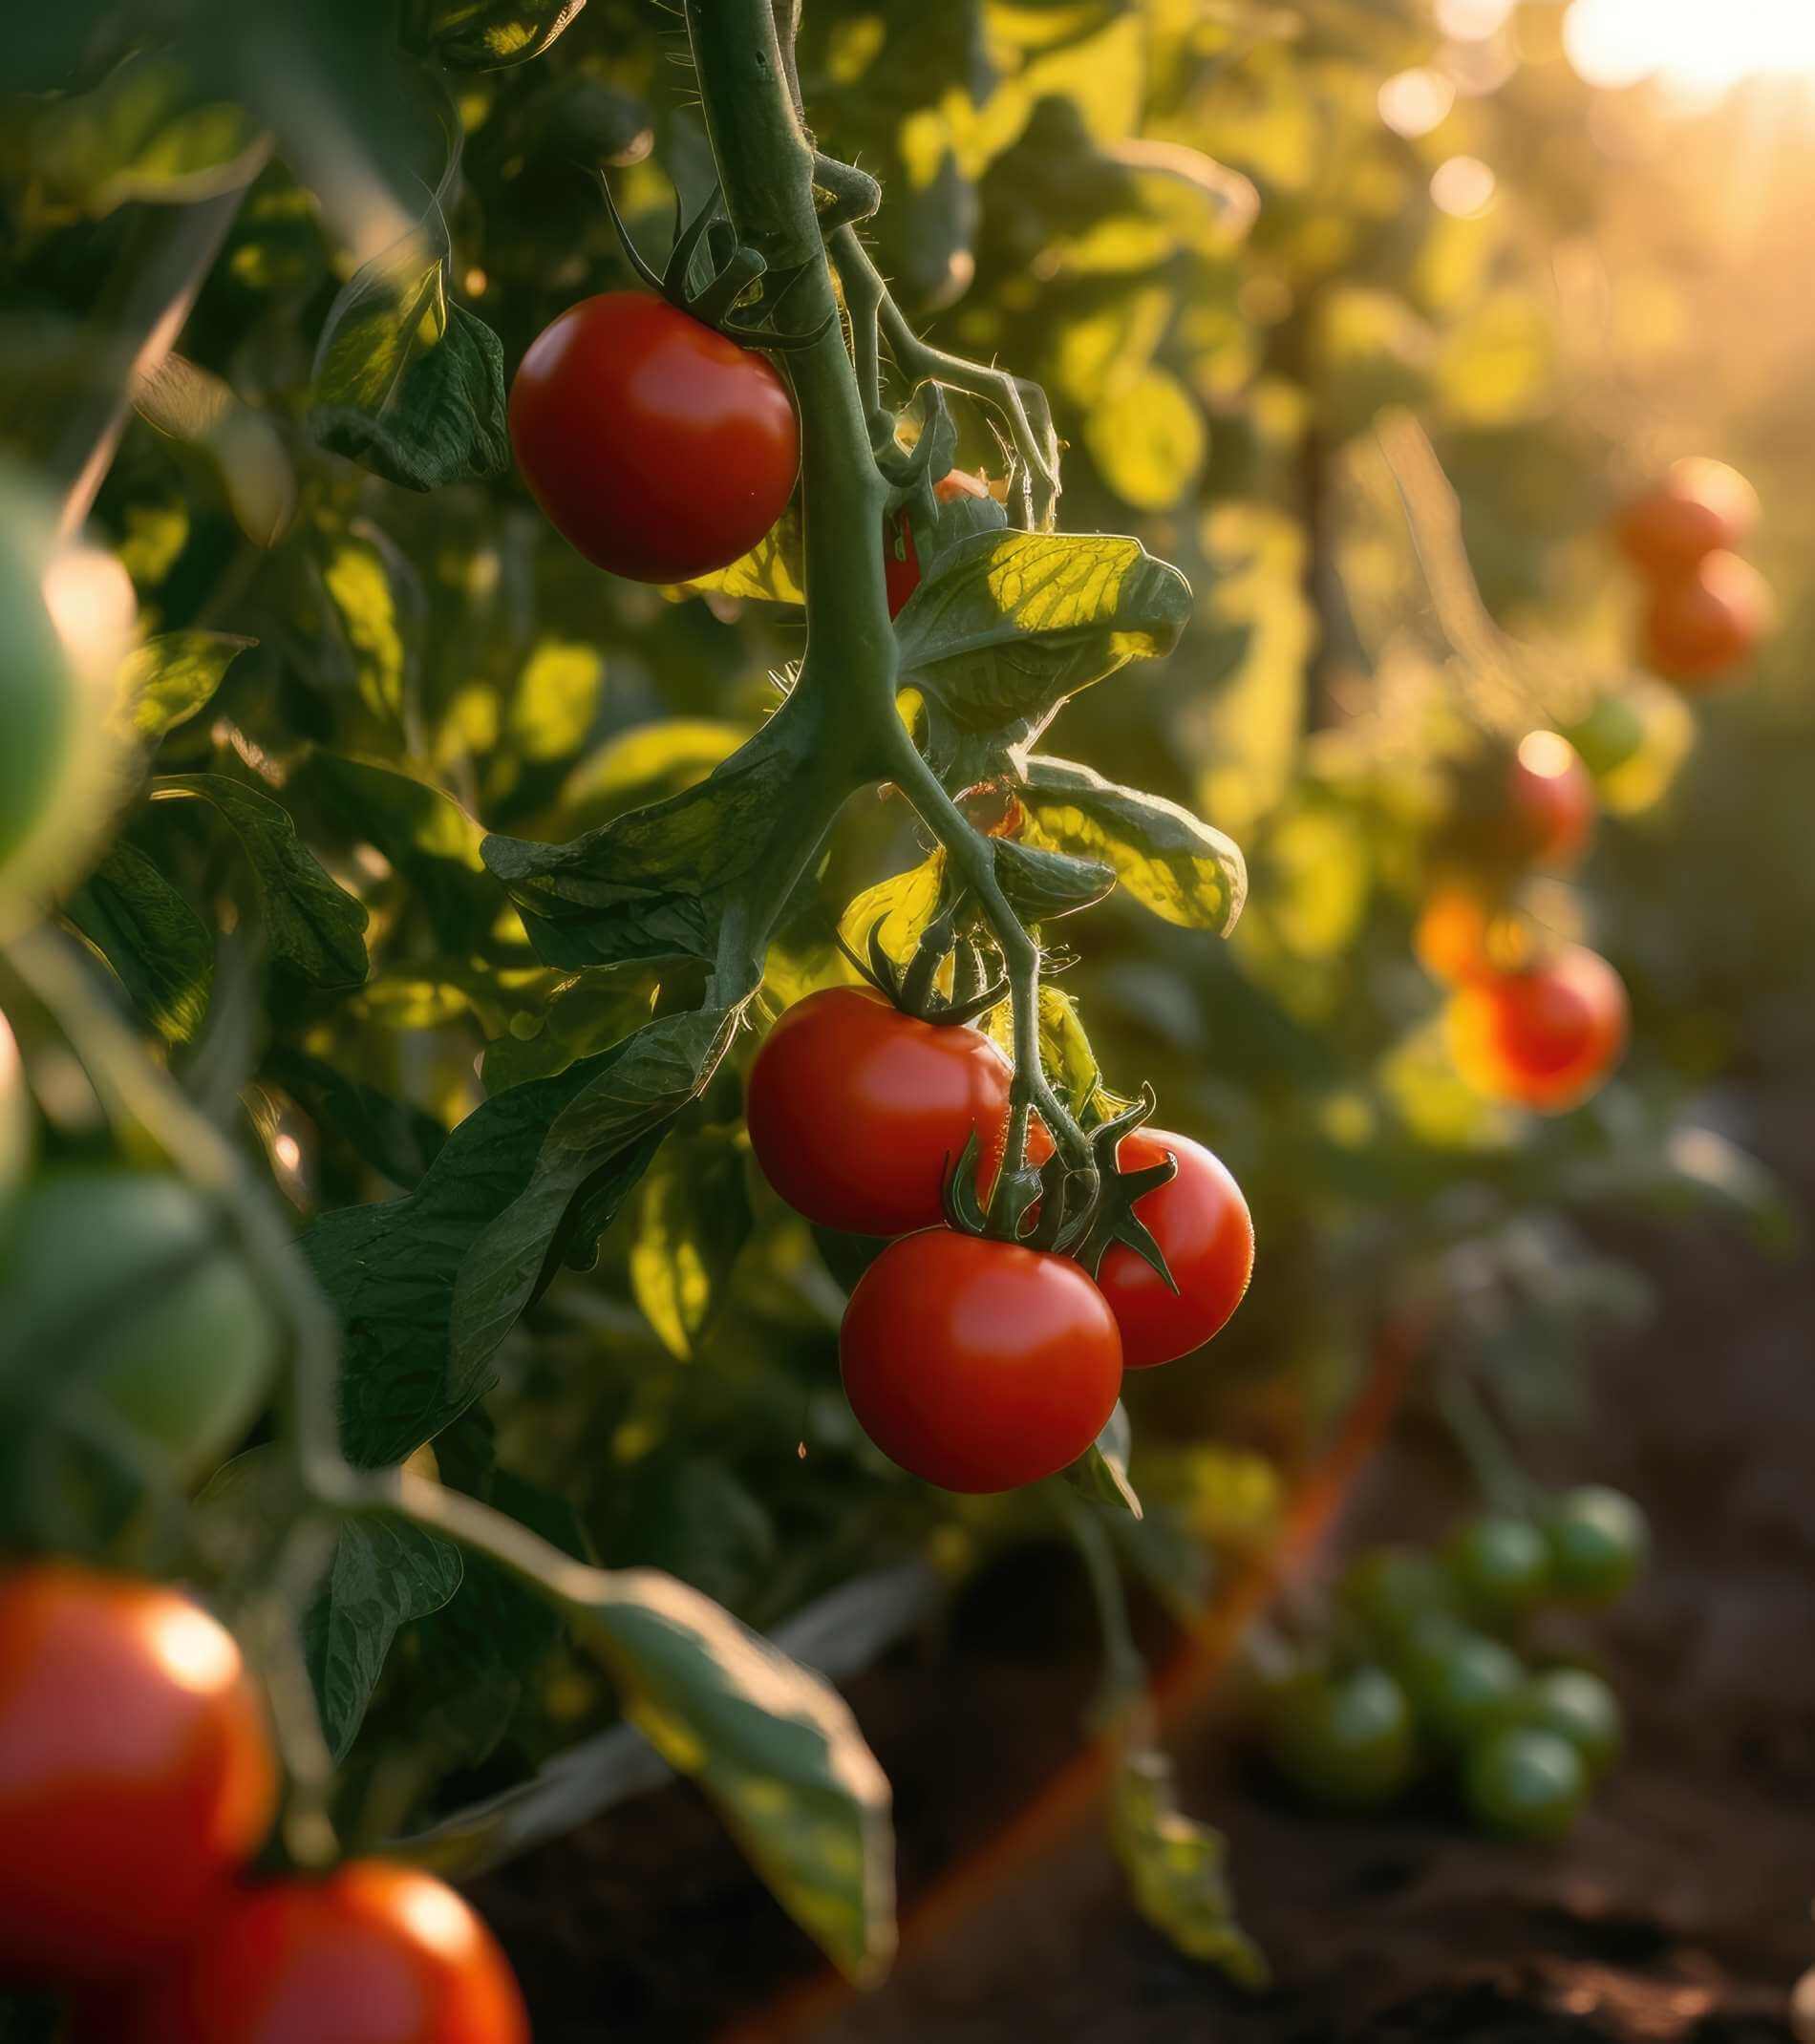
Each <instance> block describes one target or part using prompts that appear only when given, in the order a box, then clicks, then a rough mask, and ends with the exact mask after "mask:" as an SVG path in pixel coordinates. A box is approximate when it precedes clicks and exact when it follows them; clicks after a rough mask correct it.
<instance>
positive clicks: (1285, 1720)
mask: <svg viewBox="0 0 1815 2044" xmlns="http://www.w3.org/2000/svg"><path fill="white" fill-rule="evenodd" d="M1262 1736H1263V1738H1264V1740H1265V1743H1266V1747H1267V1753H1268V1757H1270V1758H1271V1761H1272V1763H1273V1765H1274V1766H1275V1767H1276V1768H1277V1769H1278V1770H1279V1772H1280V1774H1281V1775H1282V1776H1283V1777H1284V1778H1286V1780H1288V1781H1289V1782H1291V1783H1292V1786H1293V1787H1294V1788H1296V1789H1298V1790H1299V1791H1300V1792H1301V1793H1302V1794H1303V1795H1305V1796H1307V1797H1309V1798H1310V1799H1311V1800H1312V1801H1313V1802H1317V1803H1322V1804H1325V1805H1326V1806H1328V1807H1331V1808H1334V1809H1338V1810H1377V1809H1379V1808H1381V1807H1382V1806H1383V1805H1384V1804H1386V1803H1389V1802H1391V1801H1392V1800H1393V1799H1394V1798H1395V1797H1396V1796H1397V1795H1399V1792H1400V1790H1401V1789H1403V1788H1404V1787H1405V1785H1406V1783H1407V1782H1408V1781H1409V1780H1410V1779H1411V1778H1412V1771H1413V1768H1414V1766H1415V1765H1416V1763H1417V1748H1416V1745H1415V1743H1414V1740H1413V1736H1412V1714H1411V1712H1410V1710H1409V1709H1408V1708H1407V1707H1406V1702H1405V1693H1404V1691H1402V1690H1401V1689H1400V1688H1399V1684H1398V1683H1397V1682H1396V1681H1394V1679H1393V1677H1392V1676H1391V1675H1389V1674H1388V1673H1387V1672H1386V1671H1385V1670H1384V1669H1383V1668H1373V1667H1362V1668H1352V1669H1348V1670H1345V1671H1338V1672H1331V1671H1328V1670H1325V1669H1321V1668H1306V1669H1301V1670H1300V1671H1298V1672H1297V1673H1296V1674H1294V1675H1292V1676H1289V1677H1288V1678H1287V1679H1286V1680H1285V1681H1284V1682H1281V1683H1279V1684H1278V1685H1277V1686H1276V1687H1275V1688H1273V1689H1272V1690H1271V1691H1270V1692H1269V1694H1268V1697H1267V1703H1266V1717H1265V1720H1264V1723H1263V1726H1262Z"/></svg>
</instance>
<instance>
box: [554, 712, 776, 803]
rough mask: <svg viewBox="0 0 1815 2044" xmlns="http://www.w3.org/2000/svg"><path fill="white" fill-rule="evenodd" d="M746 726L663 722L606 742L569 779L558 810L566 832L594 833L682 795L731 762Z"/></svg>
mask: <svg viewBox="0 0 1815 2044" xmlns="http://www.w3.org/2000/svg"><path fill="white" fill-rule="evenodd" d="M749 736H750V730H749V727H748V726H747V725H743V724H728V723H725V722H723V721H722V720H720V719H718V718H715V717H664V718H662V719H661V720H660V721H658V722H656V723H653V724H636V725H633V726H632V727H631V728H630V730H629V731H621V732H619V733H618V734H617V735H615V736H614V737H611V738H609V739H608V740H607V741H606V742H605V744H603V745H602V746H600V747H599V749H598V751H597V752H595V753H591V754H588V755H587V757H586V758H584V759H582V760H581V761H580V763H579V764H578V765H577V766H576V767H575V768H574V770H573V772H572V773H571V774H569V775H568V777H567V779H566V785H565V786H564V787H563V788H562V791H561V803H560V810H561V815H562V817H563V818H564V820H566V822H567V824H568V825H569V827H570V828H580V829H593V828H596V827H597V826H598V825H599V824H601V823H606V822H609V820H611V818H613V817H615V816H622V815H623V814H624V812H625V811H626V810H627V809H638V808H642V807H644V806H645V805H647V804H649V803H651V802H659V801H662V800H665V799H666V798H668V797H670V796H674V795H680V794H684V793H685V792H686V790H687V789H689V788H692V787H696V786H697V785H698V784H699V782H701V781H702V780H704V779H705V777H707V775H708V774H710V773H711V772H712V770H713V769H714V767H715V766H717V765H719V764H720V762H721V761H723V760H726V759H729V758H730V756H732V754H733V753H735V752H736V751H737V748H738V746H740V745H741V744H743V743H744V741H745V740H746V739H747V738H748V737H749Z"/></svg>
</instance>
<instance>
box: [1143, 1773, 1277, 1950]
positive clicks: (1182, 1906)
mask: <svg viewBox="0 0 1815 2044" xmlns="http://www.w3.org/2000/svg"><path fill="white" fill-rule="evenodd" d="M1110 1839H1111V1842H1112V1843H1113V1844H1114V1846H1115V1850H1116V1857H1117V1858H1118V1859H1119V1860H1120V1861H1121V1864H1122V1867H1123V1870H1124V1871H1125V1872H1126V1874H1127V1876H1128V1885H1129V1887H1130V1889H1131V1890H1132V1892H1133V1895H1134V1904H1135V1907H1136V1908H1137V1909H1139V1910H1140V1912H1141V1914H1142V1916H1143V1917H1145V1918H1146V1920H1147V1922H1148V1923H1150V1924H1151V1925H1152V1926H1153V1927H1154V1928H1155V1929H1156V1930H1158V1931H1160V1932H1161V1933H1162V1935H1163V1936H1164V1937H1165V1938H1167V1939H1168V1940H1169V1941H1170V1942H1171V1943H1172V1944H1173V1945H1174V1946H1175V1947H1176V1948H1178V1949H1179V1950H1180V1951H1182V1952H1183V1953H1184V1954H1185V1957H1186V1958H1187V1959H1198V1960H1201V1961H1203V1963H1204V1964H1206V1966H1213V1967H1215V1968H1216V1969H1217V1970H1218V1971H1219V1972H1222V1973H1226V1974H1228V1977H1229V1979H1231V1980H1232V1981H1234V1982H1235V1984H1236V1985H1237V1986H1238V1987H1244V1988H1249V1989H1252V1990H1258V1989H1261V1988H1264V1987H1265V1986H1266V1985H1267V1984H1268V1981H1269V1979H1270V1978H1271V1972H1270V1969H1269V1968H1268V1965H1267V1960H1266V1956H1265V1954H1264V1953H1263V1952H1262V1951H1261V1948H1260V1947H1259V1946H1258V1945H1256V1944H1255V1943H1254V1941H1253V1939H1252V1938H1250V1937H1249V1935H1248V1933H1247V1932H1246V1931H1245V1930H1244V1929H1243V1928H1242V1927H1241V1925H1240V1924H1239V1923H1237V1922H1236V1920H1235V1898H1234V1894H1233V1892H1232V1891H1231V1889H1230V1887H1229V1884H1228V1840H1227V1839H1226V1838H1225V1837H1224V1836H1223V1834H1222V1833H1221V1832H1220V1831H1215V1830H1212V1829H1211V1828H1210V1826H1209V1825H1208V1824H1204V1823H1200V1822H1198V1821H1197V1820H1196V1819H1195V1818H1190V1817H1186V1816H1185V1814H1184V1813H1183V1812H1182V1811H1181V1810H1180V1808H1179V1804H1178V1793H1177V1790H1176V1788H1175V1787H1174V1784H1173V1779H1172V1765H1171V1762H1170V1761H1169V1760H1168V1759H1167V1758H1166V1757H1165V1756H1164V1754H1163V1753H1160V1752H1158V1751H1156V1750H1155V1749H1153V1748H1151V1747H1137V1748H1135V1749H1133V1750H1131V1751H1125V1752H1124V1753H1122V1755H1121V1757H1120V1760H1119V1764H1118V1766H1117V1769H1116V1776H1115V1784H1114V1789H1113V1800H1112V1803H1111V1809H1110Z"/></svg>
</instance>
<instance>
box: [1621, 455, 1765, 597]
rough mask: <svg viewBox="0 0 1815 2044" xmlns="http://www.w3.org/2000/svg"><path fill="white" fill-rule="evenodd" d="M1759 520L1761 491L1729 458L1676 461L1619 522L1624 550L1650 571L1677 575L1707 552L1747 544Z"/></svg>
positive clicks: (1656, 573) (1625, 512) (1631, 504)
mask: <svg viewBox="0 0 1815 2044" xmlns="http://www.w3.org/2000/svg"><path fill="white" fill-rule="evenodd" d="M1758 520H1759V498H1758V492H1757V491H1756V490H1755V489H1753V487H1752V485H1751V484H1750V483H1749V482H1748V481H1747V480H1746V479H1745V478H1744V477H1743V476H1741V475H1740V472H1739V471H1738V470H1737V469H1732V468H1729V467H1728V466H1727V464H1726V463H1725V462H1724V461H1710V460H1707V459H1704V458H1692V459H1690V460H1686V461H1678V462H1676V463H1675V464H1674V465H1673V467H1672V468H1671V470H1670V473H1669V474H1668V475H1667V476H1666V477H1665V478H1664V479H1663V480H1662V481H1661V482H1659V483H1656V484H1655V485H1654V486H1653V487H1652V488H1651V489H1649V490H1646V491H1645V492H1644V493H1643V494H1642V495H1641V496H1639V497H1637V498H1635V499H1634V500H1633V502H1632V503H1630V504H1629V505H1628V506H1627V507H1626V509H1625V510H1624V511H1623V512H1622V513H1621V514H1620V517H1619V519H1618V520H1617V521H1616V522H1615V524H1614V528H1613V533H1614V538H1615V539H1616V540H1617V542H1618V543H1619V547H1620V551H1621V552H1622V553H1624V554H1625V556H1626V557H1627V559H1628V560H1629V561H1631V562H1632V563H1633V565H1634V566H1635V567H1637V568H1639V569H1641V570H1643V571H1644V572H1645V573H1646V574H1648V575H1652V576H1657V577H1667V576H1676V575H1680V574H1682V573H1683V572H1684V571H1685V570H1686V569H1689V568H1692V567H1694V566H1695V564H1696V563H1697V562H1698V561H1699V560H1701V559H1702V557H1703V556H1704V555H1706V554H1711V553H1716V552H1718V551H1719V550H1721V549H1722V548H1729V549H1730V548H1732V547H1735V546H1739V545H1741V544H1743V543H1744V542H1745V540H1746V539H1747V538H1748V537H1749V536H1750V534H1751V532H1752V529H1753V527H1754V526H1755V525H1756V524H1757V523H1758Z"/></svg>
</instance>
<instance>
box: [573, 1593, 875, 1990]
mask: <svg viewBox="0 0 1815 2044" xmlns="http://www.w3.org/2000/svg"><path fill="white" fill-rule="evenodd" d="M609 1583H610V1586H611V1588H610V1594H609V1598H607V1599H605V1600H602V1602H601V1604H600V1605H599V1607H598V1608H596V1609H595V1610H594V1611H593V1612H592V1613H591V1614H589V1615H588V1616H587V1618H586V1619H583V1620H582V1622H581V1631H582V1636H583V1637H585V1638H587V1640H589V1642H590V1643H591V1644H592V1646H593V1647H594V1649H595V1650H596V1651H597V1652H598V1654H599V1656H600V1658H601V1659H602V1660H603V1661H604V1662H605V1663H606V1665H607V1666H608V1667H609V1669H610V1671H611V1673H612V1675H613V1676H614V1678H615V1679H616V1680H617V1682H618V1683H619V1684H620V1686H621V1687H622V1690H623V1692H624V1704H625V1714H626V1715H627V1716H629V1717H630V1720H631V1722H632V1723H633V1724H635V1725H636V1726H637V1728H638V1729H639V1730H640V1731H641V1732H642V1733H643V1735H645V1737H647V1738H648V1739H649V1741H650V1743H651V1745H652V1746H654V1748H655V1749H656V1751H657V1752H658V1753H659V1754H660V1755H661V1756H662V1757H663V1758H664V1759H665V1760H667V1761H668V1763H669V1764H670V1766H672V1767H673V1768H674V1769H675V1770H676V1771H677V1772H678V1773H681V1774H685V1775H691V1776H693V1777H694V1779H695V1780H697V1782H698V1783H699V1785H700V1787H701V1788H702V1789H703V1790H704V1791H705V1793H706V1794H707V1796H709V1797H710V1798H711V1799H712V1800H713V1801H714V1802H715V1804H716V1805H717V1808H718V1811H719V1814H720V1816H721V1817H723V1819H724V1820H725V1823H726V1824H727V1826H728V1827H729V1828H730V1830H731V1832H732V1834H733V1836H734V1837H735V1838H736V1839H737V1842H738V1843H739V1844H740V1845H741V1846H742V1847H743V1849H744V1851H745V1852H746V1853H747V1854H748V1855H749V1857H750V1859H751V1861H752V1863H754V1864H755V1866H756V1868H757V1871H758V1873H759V1874H760V1875H761V1876H762V1878H763V1880H764V1881H765V1882H766V1883H767V1884H768V1885H769V1887H770V1889H771V1891H772V1892H773V1893H774V1895H775V1896H776V1899H777V1900H778V1901H779V1903H780V1904H781V1906H783V1907H784V1908H785V1909H786V1910H787V1911H788V1913H789V1914H790V1915H791V1916H792V1917H793V1918H794V1919H795V1921H796V1922H797V1923H798V1924H800V1925H801V1927H802V1928H803V1929H805V1930H807V1931H808V1932H809V1933H810V1934H811V1935H812V1936H813V1937H814V1938H816V1939H817V1940H818V1941H819V1943H820V1945H821V1947H822V1948H823V1949H824V1951H825V1952H826V1953H827V1955H828V1956H829V1957H830V1958H831V1959H833V1960H834V1961H835V1962H836V1963H837V1965H838V1966H840V1967H841V1968H842V1969H843V1970H844V1971H845V1972H846V1973H847V1974H849V1975H850V1976H851V1977H852V1978H853V1979H855V1980H858V1981H860V1982H861V1981H869V1980H873V1979H875V1978H876V1977H878V1976H879V1975H880V1974H881V1973H882V1972H883V1971H884V1970H885V1969H886V1967H887V1965H888V1962H889V1960H890V1958H891V1957H892V1956H893V1952H894V1943H895V1927H894V1864H893V1860H894V1845H893V1839H892V1835H891V1830H890V1825H889V1817H888V1806H889V1798H888V1783H887V1780H886V1778H885V1776H884V1774H883V1771H882V1769H881V1768H880V1767H879V1766H878V1765H877V1764H876V1760H875V1757H874V1756H873V1755H872V1754H871V1753H870V1750H869V1748H868V1747H867V1746H866V1745H865V1742H864V1736H863V1734H862V1733H861V1732H860V1731H859V1730H858V1728H857V1724H856V1721H855V1720H854V1719H853V1718H852V1716H851V1714H850V1712H849V1710H848V1709H847V1707H846V1706H845V1704H844V1702H843V1698H842V1697H840V1696H839V1694H838V1693H837V1692H836V1691H835V1690H833V1689H832V1688H831V1687H830V1686H829V1685H828V1684H827V1683H825V1682H824V1681H822V1679H821V1678H820V1677H819V1676H818V1675H815V1674H812V1673H811V1672H809V1671H807V1670H805V1669H803V1668H801V1667H800V1666H798V1665H797V1664H796V1663H795V1662H793V1661H790V1660H789V1659H787V1657H786V1656H785V1655H783V1654H781V1653H779V1651H778V1650H776V1649H775V1648H774V1647H773V1646H771V1645H770V1644H769V1642H768V1641H767V1640H765V1639H762V1638H761V1637H759V1636H758V1634H757V1633H755V1632H752V1631H750V1630H749V1629H747V1628H746V1627H744V1626H741V1625H739V1624H738V1623H737V1620H736V1619H735V1618H733V1617H732V1616H731V1615H730V1613H729V1612H727V1611H724V1610H721V1609H720V1608H719V1607H718V1606H717V1605H715V1604H713V1603H711V1602H710V1601H709V1600H708V1599H706V1598H705V1597H702V1596H700V1595H699V1593H698V1592H697V1591H696V1590H692V1589H689V1588H688V1587H687V1586H686V1585H685V1584H683V1583H677V1582H676V1581H675V1580H674V1579H673V1577H672V1576H665V1575H661V1574H659V1573H657V1572H656V1571H654V1570H652V1569H640V1568H638V1569H627V1570H623V1571H620V1572H618V1573H616V1574H614V1575H612V1576H611V1577H610V1578H609Z"/></svg>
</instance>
